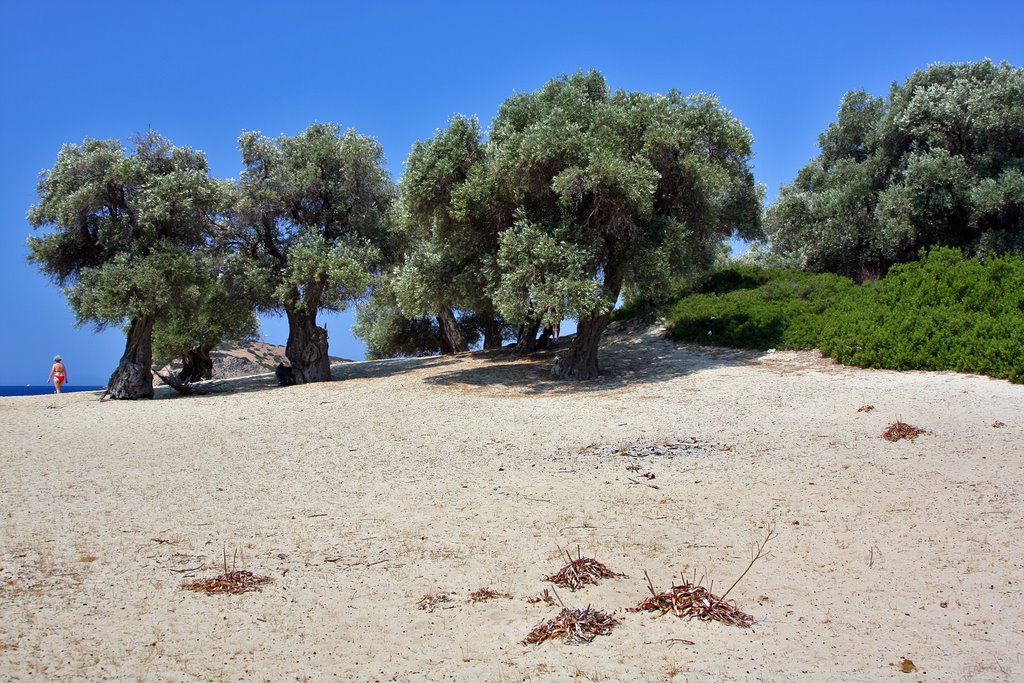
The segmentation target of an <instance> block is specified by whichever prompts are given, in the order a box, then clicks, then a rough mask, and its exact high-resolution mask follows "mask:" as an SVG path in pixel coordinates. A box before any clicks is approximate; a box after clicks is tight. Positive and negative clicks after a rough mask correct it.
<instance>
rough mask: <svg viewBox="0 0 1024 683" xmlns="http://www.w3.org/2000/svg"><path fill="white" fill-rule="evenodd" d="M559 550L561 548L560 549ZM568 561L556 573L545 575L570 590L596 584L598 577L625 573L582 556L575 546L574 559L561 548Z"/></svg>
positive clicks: (552, 581)
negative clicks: (614, 570)
mask: <svg viewBox="0 0 1024 683" xmlns="http://www.w3.org/2000/svg"><path fill="white" fill-rule="evenodd" d="M560 550H561V549H560ZM561 552H564V553H565V557H566V559H567V560H569V563H568V564H567V565H565V566H564V567H562V568H561V569H559V570H558V572H557V573H555V574H552V575H551V576H549V577H547V578H546V579H545V581H550V582H551V583H553V584H555V585H556V586H563V587H565V588H568V589H569V590H571V591H577V590H579V589H580V588H583V587H584V586H586V585H588V584H594V585H597V583H599V580H600V579H610V578H615V577H622V576H625V574H619V573H618V572H613V571H612V570H611V569H609V568H608V567H606V566H605V565H604V564H602V563H600V562H598V561H597V560H595V559H594V558H592V557H583V552H582V551H581V550H580V548H579V546H576V559H575V560H574V559H572V553H570V552H569V551H567V550H562V551H561Z"/></svg>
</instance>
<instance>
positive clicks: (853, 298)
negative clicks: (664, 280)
mask: <svg viewBox="0 0 1024 683" xmlns="http://www.w3.org/2000/svg"><path fill="white" fill-rule="evenodd" d="M638 313H639V311H638V310H637V308H635V307H629V306H627V307H626V308H624V309H622V310H621V311H619V312H618V313H617V316H616V317H617V318H619V319H625V318H629V317H632V316H635V315H637V314H638ZM658 315H660V316H662V317H664V318H665V320H666V326H667V327H668V330H669V335H670V336H672V337H673V338H675V339H680V340H686V341H692V342H698V343H702V344H711V345H717V346H731V347H737V348H751V349H768V348H779V349H803V348H814V347H817V348H820V349H821V351H822V352H823V353H824V354H826V355H828V356H831V357H833V358H835V359H836V360H838V361H839V362H841V363H845V364H849V365H858V366H862V367H875V368H892V369H897V370H956V371H959V372H975V373H981V374H985V375H990V376H992V377H1000V378H1004V379H1008V380H1010V381H1013V382H1024V260H1021V259H1017V258H1010V257H990V258H986V259H984V260H979V259H977V258H971V259H964V258H963V256H962V254H961V252H960V251H959V250H956V249H949V248H935V249H933V250H931V251H930V252H928V253H922V255H921V259H920V260H919V261H916V262H913V263H907V264H902V265H898V266H894V267H893V268H892V269H891V270H890V271H889V273H888V275H887V276H886V277H885V278H884V279H882V280H878V281H873V282H867V283H864V284H861V285H857V284H855V283H854V282H853V281H852V280H849V279H847V278H844V277H840V276H836V275H830V274H811V273H804V272H801V271H796V270H781V269H766V268H760V267H757V266H750V265H730V266H728V267H724V268H721V269H719V270H716V271H714V272H713V273H711V274H709V275H708V276H706V277H704V278H702V279H701V280H699V281H698V282H696V283H694V284H692V285H688V286H682V287H681V288H680V291H679V297H678V298H677V299H675V300H674V301H672V302H670V303H668V304H666V305H665V306H663V307H662V308H661V309H659V310H658Z"/></svg>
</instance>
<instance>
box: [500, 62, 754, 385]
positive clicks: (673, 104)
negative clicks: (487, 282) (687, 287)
mask: <svg viewBox="0 0 1024 683" xmlns="http://www.w3.org/2000/svg"><path fill="white" fill-rule="evenodd" d="M751 143H752V140H751V136H750V133H749V132H748V131H747V129H746V128H745V127H744V126H743V125H742V124H741V123H740V122H739V121H738V120H737V119H736V118H735V117H734V116H732V115H731V114H730V113H729V112H728V111H726V110H725V109H723V108H722V107H721V106H720V105H719V103H718V100H717V99H716V98H714V97H711V96H707V95H693V96H689V97H687V96H683V95H682V94H680V93H678V92H675V91H671V92H669V93H667V94H664V95H655V94H645V93H636V92H627V91H618V92H614V93H613V92H611V91H610V90H609V88H608V86H607V84H606V83H605V80H604V78H603V77H602V76H601V75H600V74H598V73H596V72H589V73H577V74H575V75H573V76H569V77H562V78H558V79H555V80H552V81H550V82H548V83H547V84H546V85H545V86H544V87H543V88H541V89H540V90H539V91H536V92H532V93H523V94H518V95H515V96H513V97H511V98H509V99H508V100H506V101H505V103H504V104H502V106H501V108H500V109H499V111H498V114H497V116H496V118H495V119H494V122H493V125H492V129H491V131H490V136H489V150H488V151H489V156H490V165H491V168H490V171H489V176H490V179H491V183H492V187H491V196H492V197H493V201H494V202H496V203H497V204H498V205H499V206H504V207H510V209H511V210H510V211H509V212H508V213H507V214H506V215H507V216H508V218H507V221H508V224H507V225H506V226H505V229H504V230H502V231H501V233H500V236H499V249H498V265H499V268H498V271H499V276H498V281H497V285H496V287H495V293H494V298H495V302H496V304H497V308H498V310H499V312H501V313H502V314H503V315H504V316H505V318H506V319H508V320H511V321H525V320H529V319H530V318H531V317H532V318H534V319H540V320H541V321H542V322H547V323H553V322H557V321H559V320H561V319H562V318H563V317H573V318H577V319H578V321H579V322H578V326H577V333H576V336H575V338H574V339H573V342H572V344H571V346H570V348H569V350H568V352H567V353H565V354H564V355H562V356H560V357H559V358H558V359H557V360H556V362H555V367H554V368H553V374H554V375H555V376H557V377H563V378H575V379H589V378H592V377H595V376H596V375H597V374H598V373H599V370H600V368H599V365H598V357H597V356H598V343H599V340H600V337H601V334H602V332H603V331H604V329H605V328H606V326H607V325H608V322H609V314H610V312H611V310H612V308H613V307H614V305H615V302H616V301H617V299H618V298H619V295H620V294H621V293H622V291H623V288H624V287H627V286H629V287H631V288H632V289H633V290H635V291H641V292H642V291H644V290H654V289H657V288H660V287H664V286H666V284H667V283H668V281H669V280H670V278H671V277H672V276H673V275H676V274H678V273H680V272H683V271H685V270H687V269H688V268H690V267H692V266H693V259H694V258H695V257H696V256H698V255H700V254H711V253H713V249H709V248H705V247H706V246H711V245H716V244H717V243H719V242H720V241H722V240H723V239H724V238H726V237H728V236H729V235H731V234H733V233H734V232H736V233H738V234H740V235H741V236H744V237H748V238H753V237H757V236H758V235H759V234H760V233H759V230H760V203H759V189H758V188H757V187H756V186H755V184H754V181H753V175H752V173H751V169H750V164H749V160H750V153H751Z"/></svg>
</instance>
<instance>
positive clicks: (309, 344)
mask: <svg viewBox="0 0 1024 683" xmlns="http://www.w3.org/2000/svg"><path fill="white" fill-rule="evenodd" d="M285 313H286V314H287V315H288V344H287V346H285V355H286V356H288V362H289V363H291V366H292V371H293V372H294V373H295V382H296V384H306V383H307V382H329V381H330V380H331V360H330V357H329V356H328V355H327V330H326V329H324V328H323V327H317V324H316V314H315V313H314V314H312V315H310V314H308V313H304V312H302V311H292V310H286V311H285Z"/></svg>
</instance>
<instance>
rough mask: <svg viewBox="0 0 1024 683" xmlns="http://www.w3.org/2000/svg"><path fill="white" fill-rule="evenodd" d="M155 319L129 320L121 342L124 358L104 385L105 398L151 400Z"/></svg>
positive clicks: (144, 317)
mask: <svg viewBox="0 0 1024 683" xmlns="http://www.w3.org/2000/svg"><path fill="white" fill-rule="evenodd" d="M155 322H156V318H154V317H153V316H143V317H141V318H136V319H135V320H132V324H131V326H130V327H129V328H128V336H127V338H126V339H125V345H124V355H122V356H121V362H119V363H118V364H117V369H116V370H114V374H112V375H111V376H110V380H109V381H108V382H107V396H109V397H110V398H115V399H127V400H132V399H136V398H153V324H154V323H155Z"/></svg>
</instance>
